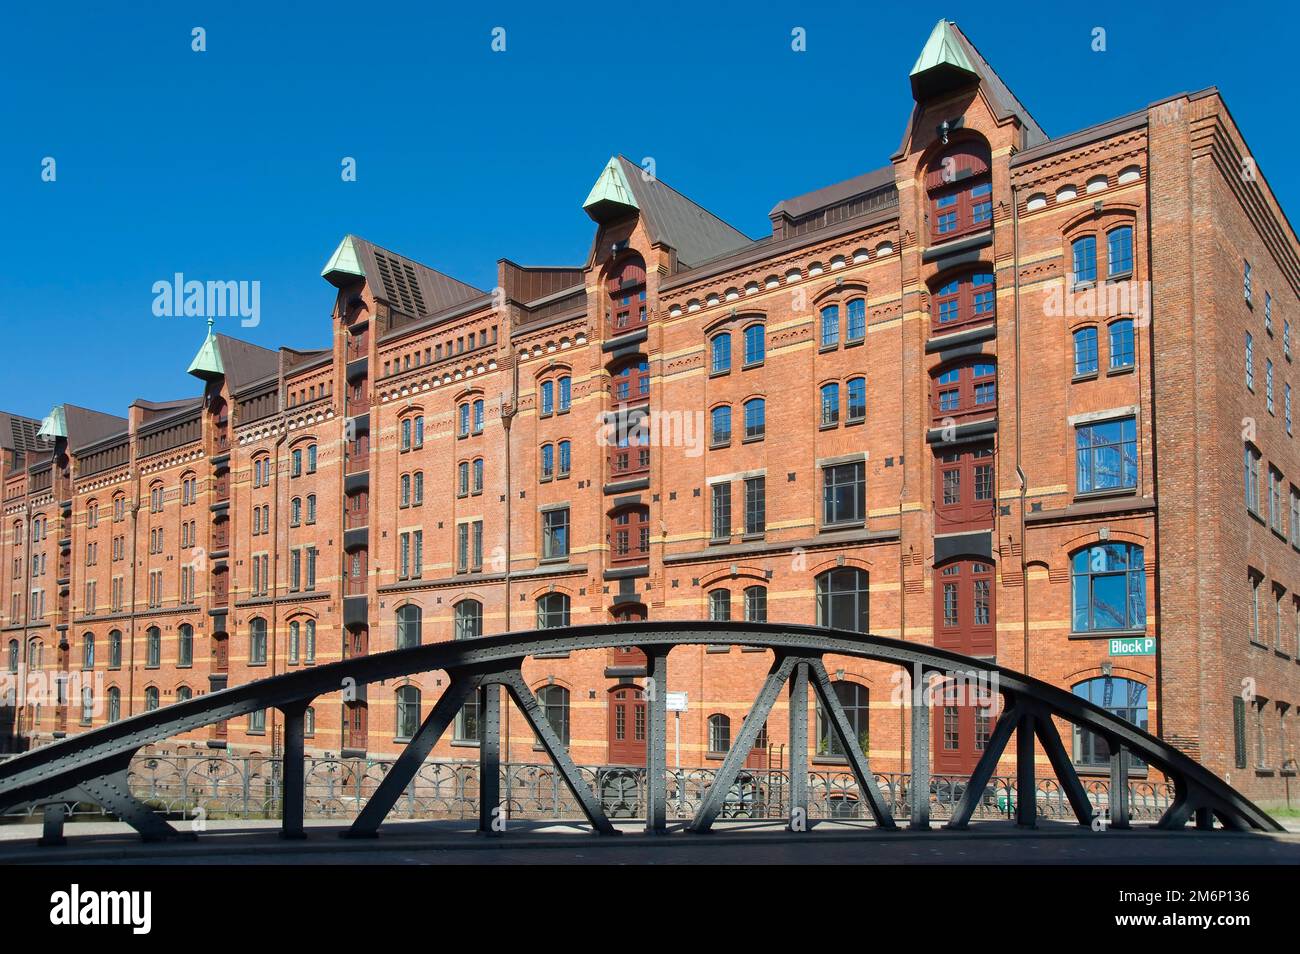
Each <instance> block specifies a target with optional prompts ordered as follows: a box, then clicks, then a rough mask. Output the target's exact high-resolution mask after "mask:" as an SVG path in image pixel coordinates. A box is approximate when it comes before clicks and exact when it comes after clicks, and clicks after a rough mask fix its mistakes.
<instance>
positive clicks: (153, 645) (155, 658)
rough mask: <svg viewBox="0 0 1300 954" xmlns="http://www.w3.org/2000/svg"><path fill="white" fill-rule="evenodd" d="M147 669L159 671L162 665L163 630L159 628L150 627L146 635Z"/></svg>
mask: <svg viewBox="0 0 1300 954" xmlns="http://www.w3.org/2000/svg"><path fill="white" fill-rule="evenodd" d="M144 665H145V668H146V669H157V668H158V667H159V666H161V665H162V630H160V629H159V628H158V627H157V626H150V627H149V629H148V630H147V631H146V633H145V661H144Z"/></svg>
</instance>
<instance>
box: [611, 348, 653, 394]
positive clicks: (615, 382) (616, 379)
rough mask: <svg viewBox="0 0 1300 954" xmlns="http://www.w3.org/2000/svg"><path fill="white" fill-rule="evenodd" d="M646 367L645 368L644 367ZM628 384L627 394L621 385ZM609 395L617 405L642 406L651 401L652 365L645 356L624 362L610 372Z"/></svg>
mask: <svg viewBox="0 0 1300 954" xmlns="http://www.w3.org/2000/svg"><path fill="white" fill-rule="evenodd" d="M643 365H644V367H642V366H643ZM622 380H626V382H627V393H626V394H624V393H622V388H621V387H620V384H621V383H622ZM609 394H610V397H611V398H612V399H613V401H614V403H615V404H642V403H645V402H648V401H649V400H650V363H649V361H647V360H646V358H645V357H644V356H643V355H638V356H637V357H635V358H631V359H630V360H628V361H624V362H622V363H620V364H618V365H615V367H614V368H613V369H612V370H611V372H610V378H609Z"/></svg>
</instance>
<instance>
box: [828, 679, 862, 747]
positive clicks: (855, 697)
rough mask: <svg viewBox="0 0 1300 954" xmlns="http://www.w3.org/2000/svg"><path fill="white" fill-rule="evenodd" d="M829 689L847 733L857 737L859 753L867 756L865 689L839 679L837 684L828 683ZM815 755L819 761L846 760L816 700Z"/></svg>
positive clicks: (840, 744)
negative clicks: (845, 724) (845, 721)
mask: <svg viewBox="0 0 1300 954" xmlns="http://www.w3.org/2000/svg"><path fill="white" fill-rule="evenodd" d="M831 688H832V689H834V691H835V698H836V699H837V700H839V703H840V707H841V708H842V709H843V710H844V715H845V717H846V718H847V719H848V722H849V730H850V731H851V732H853V734H854V736H856V737H857V740H858V746H859V747H860V748H861V749H862V754H863V755H868V750H869V749H870V738H869V726H870V716H871V703H870V698H871V696H870V693H869V692H868V691H867V687H866V686H860V685H858V684H857V683H856V682H848V681H846V680H843V679H841V680H839V681H838V682H833V683H831ZM817 754H818V755H819V756H822V757H823V758H832V759H843V758H847V757H848V753H847V752H845V751H844V746H843V744H842V743H841V742H840V739H839V736H838V735H837V734H836V733H835V730H834V729H833V728H832V727H831V720H830V718H829V716H828V714H827V712H826V710H825V708H824V707H823V706H822V703H821V700H820V699H818V700H817Z"/></svg>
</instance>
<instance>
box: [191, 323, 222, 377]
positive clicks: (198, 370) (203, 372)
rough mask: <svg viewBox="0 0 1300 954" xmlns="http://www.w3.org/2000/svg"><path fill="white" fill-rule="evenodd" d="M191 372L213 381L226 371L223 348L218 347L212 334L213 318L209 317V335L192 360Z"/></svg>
mask: <svg viewBox="0 0 1300 954" xmlns="http://www.w3.org/2000/svg"><path fill="white" fill-rule="evenodd" d="M189 373H190V374H192V375H194V376H195V377H196V378H202V379H203V380H204V381H212V380H214V379H216V378H219V377H221V376H222V375H223V374H225V373H226V367H225V365H224V364H222V363H221V349H220V348H218V347H217V339H216V336H214V335H213V334H212V319H211V318H209V319H208V337H207V338H206V339H205V340H204V342H203V347H201V348H199V353H198V354H196V355H195V356H194V360H193V361H191V362H190V367H189Z"/></svg>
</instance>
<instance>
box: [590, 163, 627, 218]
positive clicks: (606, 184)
mask: <svg viewBox="0 0 1300 954" xmlns="http://www.w3.org/2000/svg"><path fill="white" fill-rule="evenodd" d="M582 208H583V211H585V212H586V213H587V214H588V215H590V216H591V218H592V220H593V221H596V222H603V221H606V220H607V219H610V218H614V217H615V216H617V215H619V214H621V213H623V212H627V211H628V210H636V209H639V208H640V206H639V205H637V204H636V196H635V195H633V194H632V187H631V186H630V185H628V183H627V176H625V175H623V165H622V163H620V162H619V161H618V157H617V156H611V157H610V160H609V162H607V163H606V164H605V168H604V169H602V170H601V173H600V178H599V179H597V180H596V184H595V185H593V186H592V187H591V191H590V192H589V193H587V200H586V201H585V202H583V203H582Z"/></svg>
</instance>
